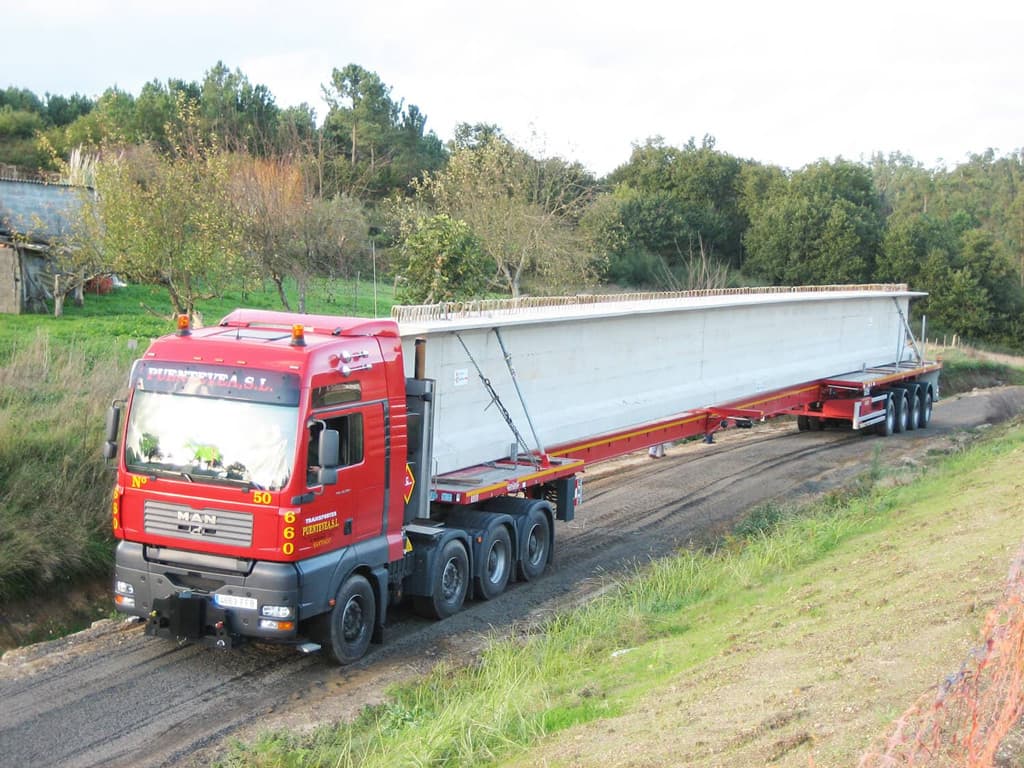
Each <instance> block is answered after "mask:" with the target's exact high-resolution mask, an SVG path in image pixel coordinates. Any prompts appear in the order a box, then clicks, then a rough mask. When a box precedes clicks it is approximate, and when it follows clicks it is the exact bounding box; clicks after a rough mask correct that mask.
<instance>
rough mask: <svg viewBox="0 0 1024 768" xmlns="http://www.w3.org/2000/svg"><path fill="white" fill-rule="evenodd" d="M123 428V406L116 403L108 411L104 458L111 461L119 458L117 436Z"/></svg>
mask: <svg viewBox="0 0 1024 768" xmlns="http://www.w3.org/2000/svg"><path fill="white" fill-rule="evenodd" d="M120 428H121V406H120V405H118V404H117V403H114V404H113V405H111V406H110V408H109V409H108V410H107V428H106V441H105V442H104V443H103V458H104V460H106V461H110V460H111V459H113V458H116V457H117V435H118V432H119V431H120Z"/></svg>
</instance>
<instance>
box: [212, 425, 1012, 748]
mask: <svg viewBox="0 0 1024 768" xmlns="http://www.w3.org/2000/svg"><path fill="white" fill-rule="evenodd" d="M1022 446H1024V427H1022V426H1021V425H1020V424H1017V425H1016V426H1015V427H1013V428H1012V429H1010V430H1009V431H1006V432H1001V433H1000V435H999V436H997V437H992V438H990V439H988V440H986V441H985V442H983V443H982V444H980V445H979V446H978V447H975V448H973V449H971V450H969V451H967V452H964V453H962V454H958V455H955V456H953V457H951V458H946V459H945V460H944V461H943V462H942V463H941V464H940V465H939V466H937V467H934V468H932V469H930V470H928V472H927V474H926V475H925V477H924V479H919V480H918V481H916V482H915V483H913V484H911V485H904V486H900V487H890V488H887V489H884V490H882V489H881V488H880V486H878V485H876V484H875V483H874V482H873V479H869V480H866V481H864V482H862V483H861V484H860V485H859V486H858V487H857V488H855V489H853V490H850V491H844V492H840V493H836V494H833V495H831V496H829V497H827V498H825V499H824V500H822V501H820V502H817V503H815V504H813V505H810V506H806V507H802V508H796V507H794V508H785V509H783V508H778V507H765V508H761V509H759V510H756V511H755V512H754V514H752V515H751V518H750V520H748V521H747V524H746V525H744V526H741V527H740V528H739V529H738V530H742V531H743V533H742V534H740V533H737V534H735V535H733V536H732V537H730V538H728V539H727V540H725V541H723V542H722V543H721V545H720V546H719V547H717V548H715V549H713V550H712V551H685V552H682V553H680V554H679V556H678V557H674V558H668V559H664V560H659V561H656V562H655V563H653V564H651V565H650V566H649V567H646V568H644V569H642V570H639V571H638V572H637V573H636V574H634V575H633V576H632V577H630V578H624V579H622V580H620V581H619V582H618V583H617V584H615V585H614V588H613V589H612V590H611V591H609V592H608V593H606V594H605V595H604V596H602V597H601V598H598V599H597V600H595V601H593V602H591V603H589V604H587V605H586V606H584V607H582V608H580V609H577V610H574V611H572V612H570V613H566V614H563V615H560V616H557V617H555V618H554V619H552V620H550V621H548V622H547V623H545V624H544V625H543V626H542V627H537V628H534V629H533V631H531V632H528V633H527V635H526V637H525V638H519V639H495V640H493V641H492V642H491V643H490V644H488V646H487V647H486V649H485V650H484V651H483V652H482V654H481V655H480V657H479V659H477V660H476V661H475V662H474V663H471V664H468V665H466V666H462V667H453V666H450V665H441V666H439V667H437V668H435V669H434V671H433V672H431V673H430V674H429V675H428V676H426V677H425V678H424V679H422V680H420V681H417V682H414V683H411V684H407V685H402V686H398V687H396V688H394V689H393V690H391V691H390V693H389V695H388V698H387V701H386V702H385V703H384V704H381V705H379V706H375V707H368V708H366V709H365V710H364V711H363V712H362V714H361V715H360V716H359V717H358V718H357V719H356V720H355V721H354V722H351V723H343V724H340V725H338V726H335V727H325V728H321V729H320V730H318V731H317V732H315V733H314V734H313V735H311V736H297V735H294V734H290V733H272V734H267V735H265V736H264V737H263V738H262V739H260V740H259V741H258V742H257V743H256V744H253V745H248V746H246V745H236V746H235V748H234V750H233V751H232V753H231V754H230V756H229V757H228V758H227V759H226V762H225V764H226V765H228V766H242V765H247V766H248V765H252V766H327V765H330V766H357V765H358V766H367V768H369V767H370V766H393V765H416V766H475V765H486V764H493V763H495V762H498V761H501V760H503V759H507V758H509V757H511V756H513V755H517V754H522V752H523V750H525V749H527V748H529V747H530V746H531V745H533V744H536V743H537V742H538V741H539V740H540V739H542V738H544V737H546V736H550V735H551V734H554V733H557V732H559V731H561V730H564V729H567V728H573V727H577V726H580V725H582V724H585V723H588V722H591V721H595V720H602V719H606V718H613V717H616V716H617V715H619V714H621V713H622V712H625V711H628V710H630V709H631V708H632V707H634V706H636V705H637V704H638V702H640V701H641V700H642V699H643V698H644V697H645V696H648V695H651V694H652V692H655V691H657V690H658V689H659V688H661V687H663V686H664V685H665V684H666V681H667V680H669V679H671V678H672V676H674V675H678V674H679V673H680V672H681V671H684V670H686V669H691V668H694V667H695V666H696V665H698V664H700V663H702V662H705V661H707V660H708V659H710V658H711V657H713V656H716V655H718V654H720V653H721V651H722V648H723V647H727V646H728V645H729V639H728V636H727V633H728V632H729V631H731V629H730V628H732V627H735V625H736V624H737V623H738V622H739V621H740V619H739V617H742V616H744V615H747V614H749V613H750V612H751V611H754V612H760V613H763V612H764V610H763V609H764V605H763V604H764V603H765V602H766V601H767V603H768V608H767V610H769V612H770V610H771V605H772V604H773V603H772V601H773V600H774V601H779V604H787V603H789V602H791V598H790V597H789V596H788V589H790V587H786V586H785V584H784V583H783V581H784V578H785V577H786V576H787V575H789V574H795V573H799V571H800V570H801V569H802V568H805V567H806V566H808V565H809V564H812V563H816V562H819V561H822V560H824V559H825V558H827V557H828V556H829V555H830V553H832V552H834V551H835V550H836V549H837V548H838V547H840V546H842V545H843V544H844V543H846V542H850V541H851V540H853V539H856V538H857V537H860V536H863V535H865V534H869V533H871V532H877V531H884V530H885V529H886V527H887V526H889V525H893V524H894V520H895V519H898V518H899V517H900V515H901V514H902V510H905V509H907V508H908V507H910V506H912V505H914V504H917V505H919V506H921V505H923V507H924V508H927V507H928V505H929V504H932V505H934V504H936V503H938V502H939V500H941V499H943V498H948V497H949V496H950V495H951V494H952V493H953V491H954V489H955V488H957V487H958V483H960V482H961V480H960V478H962V477H964V476H966V475H970V474H971V473H978V472H982V471H984V472H988V471H989V469H990V468H991V467H992V466H993V465H994V464H996V463H998V462H1001V461H1002V462H1013V461H1014V460H1015V458H1014V457H1013V456H1011V454H1012V452H1014V451H1017V452H1018V454H1019V451H1020V450H1021V447H1022ZM869 474H870V475H873V476H874V478H877V477H880V476H881V474H882V473H881V472H879V471H878V470H877V468H876V469H875V470H873V471H872V472H871V473H869Z"/></svg>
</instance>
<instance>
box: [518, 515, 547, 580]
mask: <svg viewBox="0 0 1024 768" xmlns="http://www.w3.org/2000/svg"><path fill="white" fill-rule="evenodd" d="M524 524H525V527H524V529H523V538H522V544H521V547H520V552H519V577H520V578H521V579H522V580H523V581H531V580H533V579H536V578H537V577H538V576H540V575H541V574H542V573H544V569H545V568H547V566H548V560H549V559H550V556H551V523H550V522H548V516H547V515H545V514H544V512H543V511H541V510H540V509H538V508H537V507H531V508H530V511H529V512H528V513H527V515H526V520H525V521H524Z"/></svg>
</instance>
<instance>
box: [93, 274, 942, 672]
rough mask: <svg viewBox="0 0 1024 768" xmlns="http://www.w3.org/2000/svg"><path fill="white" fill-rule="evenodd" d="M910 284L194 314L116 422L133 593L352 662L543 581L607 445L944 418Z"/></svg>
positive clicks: (110, 452)
mask: <svg viewBox="0 0 1024 768" xmlns="http://www.w3.org/2000/svg"><path fill="white" fill-rule="evenodd" d="M916 295H920V294H914V293H912V292H910V291H908V290H907V289H906V286H834V287H827V288H792V289H744V290H737V291H704V292H690V293H686V294H672V295H665V294H659V295H650V296H625V297H574V298H571V299H547V300H526V301H518V302H482V303H477V304H474V305H471V306H467V307H453V306H451V305H448V306H441V307H420V308H396V310H395V318H394V319H366V318H352V317H333V316H324V315H304V314H294V313H282V312H270V311H259V310H236V311H235V312H232V313H231V314H230V315H228V316H227V317H225V318H224V319H223V320H222V321H221V323H220V324H219V325H217V326H214V327H208V328H203V329H194V330H193V329H191V328H189V326H188V323H187V321H184V320H182V321H181V322H179V326H178V330H177V332H175V333H172V334H170V335H168V336H165V337H162V338H160V339H157V340H155V341H153V342H152V344H151V345H150V347H149V348H148V350H147V351H146V352H145V354H144V355H143V357H142V358H141V359H140V360H138V361H137V362H136V363H135V365H134V366H133V368H132V372H131V375H130V379H129V393H128V396H127V398H126V399H125V400H124V401H119V402H117V403H115V404H114V406H112V408H111V412H110V415H109V417H108V422H107V443H106V447H105V451H104V453H105V456H106V457H107V458H108V459H115V458H116V460H117V484H116V487H115V489H114V493H113V503H112V517H113V529H114V534H115V536H116V537H117V538H118V539H119V543H118V547H117V552H116V567H115V576H114V582H115V583H114V593H115V603H116V606H117V608H118V610H120V611H122V612H124V613H127V614H131V615H135V616H138V617H141V618H143V619H144V620H145V622H146V632H147V633H148V634H151V635H154V636H162V637H169V638H174V639H176V640H178V641H179V642H182V641H202V642H206V643H209V644H212V645H214V646H216V647H220V648H229V647H232V646H233V645H235V644H237V643H238V642H240V641H242V640H244V639H246V638H249V639H258V640H262V641H273V642H285V643H291V644H294V645H296V646H298V647H299V648H300V649H301V650H303V651H313V650H320V649H322V650H323V651H324V652H325V653H326V654H327V655H328V656H329V657H330V658H331V659H332V660H334V661H335V662H338V663H349V662H352V661H355V660H357V659H359V658H361V657H362V656H363V654H364V653H365V652H366V651H367V648H368V646H369V644H370V643H371V642H374V641H376V642H379V641H381V639H382V637H383V628H384V626H385V624H386V621H387V612H388V609H389V607H391V606H392V605H394V604H395V603H396V602H397V601H399V600H402V599H406V598H409V599H411V600H412V603H413V605H414V606H415V609H416V610H417V611H418V612H419V613H422V614H423V615H426V616H430V617H435V618H444V617H446V616H449V615H451V614H453V613H455V612H457V611H459V610H460V609H461V607H462V605H463V603H464V601H465V600H466V599H467V597H470V598H476V599H484V600H487V599H493V598H496V597H497V596H499V595H500V594H501V593H502V592H503V591H504V590H505V589H506V587H507V585H508V584H509V582H510V581H512V580H515V579H520V580H531V579H535V578H537V577H539V576H540V575H541V574H542V573H543V572H544V570H545V568H546V567H547V566H548V564H549V562H550V561H551V558H552V553H553V552H554V546H555V538H554V531H555V521H556V520H571V519H573V517H574V515H575V513H576V510H577V505H578V504H579V503H580V501H581V489H582V480H581V478H582V473H583V470H584V468H585V467H586V466H588V465H589V464H591V463H592V462H594V461H599V460H602V459H607V458H610V457H614V456H619V455H623V454H625V453H629V452H633V451H636V450H638V449H643V448H647V447H650V446H659V445H662V444H665V443H669V442H672V441H675V440H680V439H685V438H692V437H704V438H706V439H709V440H710V438H711V436H712V435H713V434H714V433H715V432H716V431H717V430H719V429H722V428H725V427H727V426H740V427H746V426H750V425H751V424H752V423H753V422H756V421H763V420H765V419H768V418H772V417H776V416H780V415H791V416H795V417H796V419H797V423H798V425H799V428H800V429H802V430H803V429H812V428H821V427H824V426H827V425H833V424H845V425H847V426H852V427H853V428H855V429H859V430H865V431H872V432H880V433H882V434H884V435H888V434H892V433H893V432H897V431H901V430H906V429H914V428H917V427H925V426H927V425H928V423H929V420H930V418H931V409H932V404H933V403H934V401H935V399H936V398H937V397H938V377H939V370H940V367H941V366H940V365H939V364H938V363H929V362H926V361H924V359H923V357H922V356H921V354H920V350H919V349H918V348H917V345H916V342H914V340H913V335H912V334H910V330H909V327H908V326H907V323H906V314H907V308H908V304H909V301H910V299H911V298H913V297H914V296H916ZM843 371H845V373H844V372H843ZM836 372H839V373H836ZM122 416H124V418H123V419H122ZM122 421H123V422H124V423H123V426H122ZM527 433H528V434H529V435H530V437H531V438H532V439H528V438H527V437H526V436H525V435H526V434H527Z"/></svg>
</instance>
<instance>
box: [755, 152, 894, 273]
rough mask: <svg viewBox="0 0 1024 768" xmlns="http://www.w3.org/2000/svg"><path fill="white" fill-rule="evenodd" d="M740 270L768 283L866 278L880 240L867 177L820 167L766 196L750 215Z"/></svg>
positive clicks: (850, 167)
mask: <svg viewBox="0 0 1024 768" xmlns="http://www.w3.org/2000/svg"><path fill="white" fill-rule="evenodd" d="M750 217H751V222H750V228H749V229H748V230H747V232H746V234H745V236H744V242H745V243H746V246H747V251H748V255H747V258H746V261H745V263H744V264H745V269H746V270H747V271H749V272H750V273H751V274H753V275H755V276H757V277H760V278H762V279H765V280H768V281H770V282H772V283H776V284H779V283H803V284H810V283H856V282H864V281H866V280H868V279H870V277H871V275H872V274H873V272H874V268H875V257H876V253H877V252H878V249H879V246H880V244H881V239H882V223H883V222H882V216H881V211H880V205H879V199H878V196H877V194H876V192H875V190H874V187H873V185H872V179H871V175H870V173H869V171H868V170H867V169H866V168H865V167H864V166H861V165H857V164H855V163H850V162H847V161H844V160H837V161H835V162H834V163H829V162H826V161H820V162H818V163H815V164H813V165H809V166H807V167H806V168H804V169H802V170H800V171H798V172H797V173H795V174H794V175H793V176H792V177H791V178H790V179H789V182H788V183H787V184H786V185H784V186H780V187H775V188H773V189H772V191H771V192H770V194H769V195H768V196H767V197H766V198H765V199H764V200H762V201H761V202H760V204H757V205H755V206H754V207H753V208H752V210H751V213H750Z"/></svg>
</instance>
